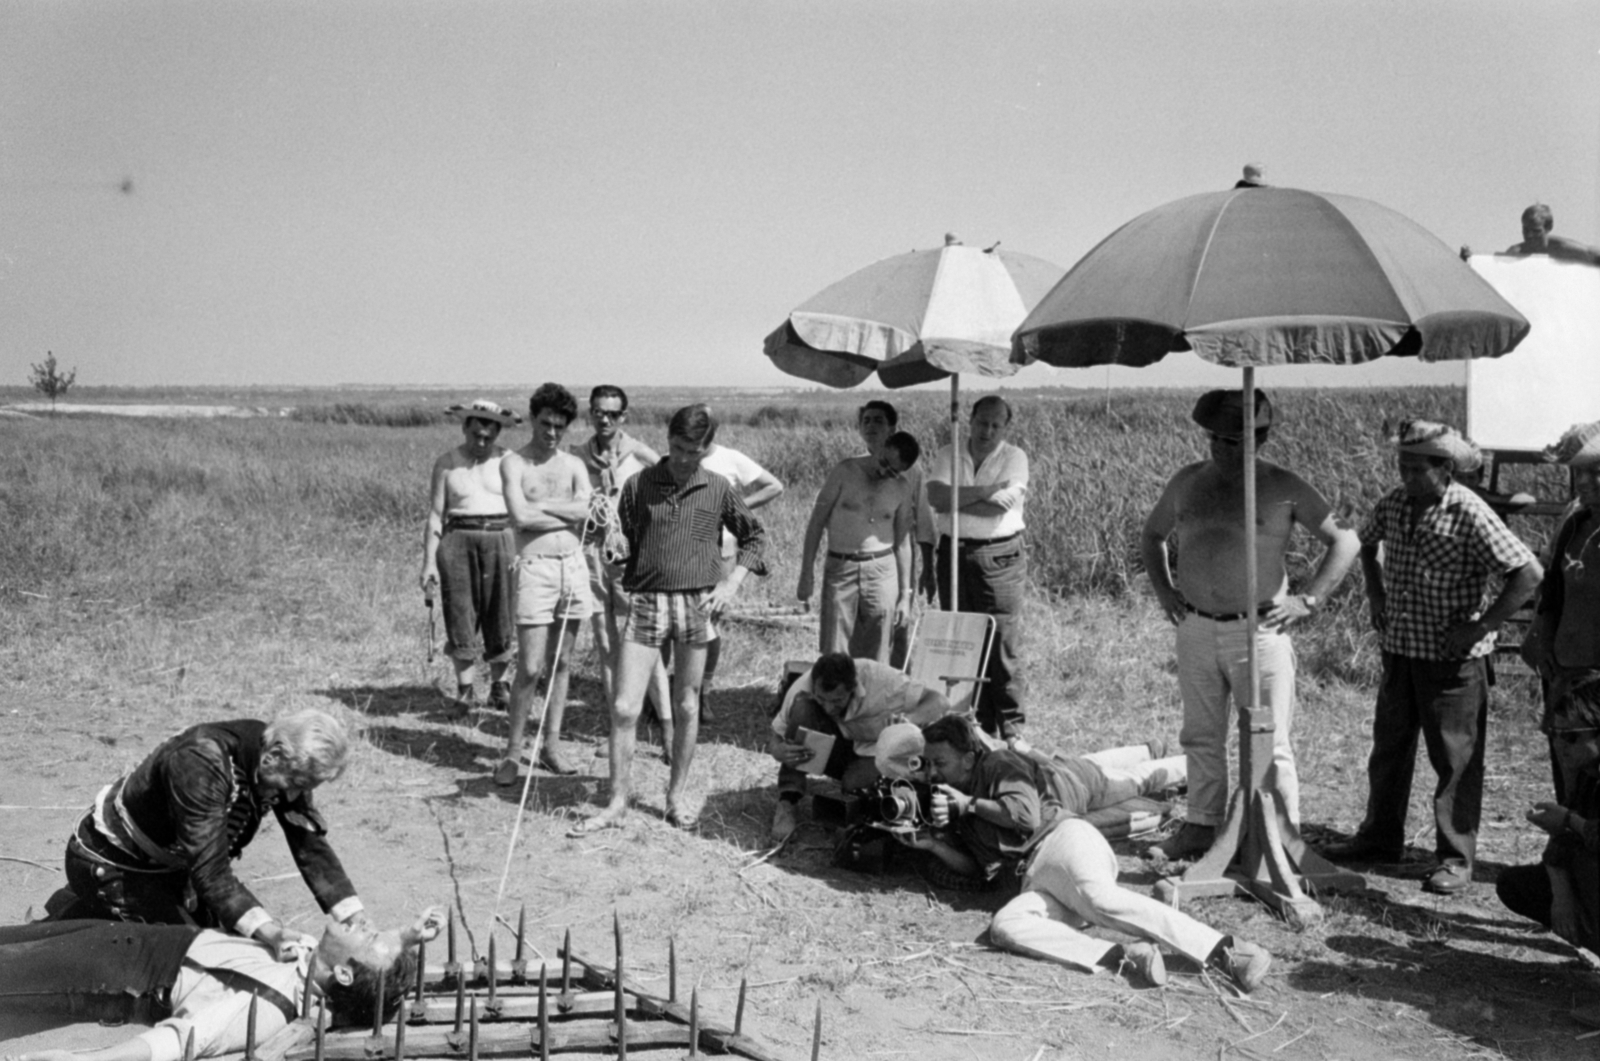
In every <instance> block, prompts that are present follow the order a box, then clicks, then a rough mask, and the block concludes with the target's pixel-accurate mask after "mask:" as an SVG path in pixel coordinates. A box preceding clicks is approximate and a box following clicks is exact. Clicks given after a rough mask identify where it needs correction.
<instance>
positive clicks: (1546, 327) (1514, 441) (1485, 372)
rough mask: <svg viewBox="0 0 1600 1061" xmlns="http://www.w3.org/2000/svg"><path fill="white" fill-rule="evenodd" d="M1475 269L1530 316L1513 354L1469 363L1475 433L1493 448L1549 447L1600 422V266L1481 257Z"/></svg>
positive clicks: (1470, 423)
mask: <svg viewBox="0 0 1600 1061" xmlns="http://www.w3.org/2000/svg"><path fill="white" fill-rule="evenodd" d="M1468 264H1470V265H1471V266H1472V268H1473V269H1474V270H1476V271H1477V273H1478V275H1479V276H1481V277H1483V278H1484V279H1485V280H1487V281H1489V283H1490V284H1492V285H1493V286H1494V289H1495V290H1496V291H1498V292H1500V294H1501V296H1502V297H1503V298H1504V299H1505V300H1506V301H1507V302H1509V303H1511V304H1512V305H1513V306H1515V307H1516V308H1517V310H1518V311H1519V312H1521V314H1522V315H1523V316H1524V317H1526V318H1528V323H1529V324H1531V325H1532V326H1533V327H1532V329H1531V330H1530V331H1529V332H1528V337H1527V338H1526V339H1524V340H1522V343H1521V344H1520V345H1519V346H1518V347H1517V348H1516V349H1515V350H1513V351H1511V352H1510V353H1509V354H1506V355H1504V356H1502V357H1494V358H1480V359H1478V360H1475V361H1468V362H1467V434H1468V435H1469V436H1470V437H1471V438H1472V440H1473V441H1474V442H1476V443H1478V444H1479V445H1480V446H1485V447H1487V448H1489V449H1543V448H1544V447H1545V446H1548V445H1549V444H1550V443H1552V442H1554V441H1555V440H1556V438H1557V437H1559V436H1560V434H1561V432H1563V431H1565V430H1566V429H1567V428H1569V427H1571V426H1572V425H1573V424H1576V423H1584V422H1587V421H1590V420H1600V266H1593V265H1585V264H1583V263H1581V262H1563V261H1557V260H1556V259H1554V258H1550V257H1547V256H1546V255H1542V254H1532V255H1527V256H1525V257H1522V256H1512V255H1502V254H1474V255H1473V256H1472V257H1471V259H1470V260H1469V262H1468Z"/></svg>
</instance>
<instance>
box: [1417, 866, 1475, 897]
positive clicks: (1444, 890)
mask: <svg viewBox="0 0 1600 1061" xmlns="http://www.w3.org/2000/svg"><path fill="white" fill-rule="evenodd" d="M1471 886H1472V878H1471V877H1469V876H1468V875H1467V871H1466V868H1465V867H1464V866H1440V867H1439V868H1438V869H1436V870H1434V871H1433V872H1432V873H1430V874H1428V879H1427V880H1425V881H1423V882H1422V890H1423V891H1425V892H1432V893H1433V894H1434V895H1458V894H1460V893H1461V892H1464V891H1466V890H1467V889H1468V888H1470V887H1471Z"/></svg>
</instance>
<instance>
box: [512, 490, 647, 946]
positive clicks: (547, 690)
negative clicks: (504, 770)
mask: <svg viewBox="0 0 1600 1061" xmlns="http://www.w3.org/2000/svg"><path fill="white" fill-rule="evenodd" d="M602 494H603V491H596V492H595V493H593V494H590V495H589V512H588V515H587V516H585V517H584V521H583V527H582V528H581V529H580V530H579V531H578V538H579V540H580V541H582V540H586V539H587V538H588V537H589V531H590V529H591V528H594V527H599V526H602V525H603V524H602V523H601V522H600V521H601V519H602V518H604V517H605V516H606V514H607V513H608V512H609V513H610V518H611V519H613V520H615V519H616V509H615V506H613V505H611V504H610V501H609V499H606V500H605V502H604V503H603V504H602V505H599V506H597V505H596V504H595V499H596V498H598V497H600V496H601V495H602ZM618 533H619V535H620V533H621V530H620V527H619V530H618ZM623 546H624V549H626V546H627V541H626V540H624V541H623ZM623 555H624V556H626V555H627V554H626V552H624V554H623ZM583 588H584V589H585V590H587V589H588V588H589V584H588V581H587V579H585V581H584V585H583ZM572 592H573V591H572V587H571V586H569V585H567V584H566V582H565V580H563V582H562V586H561V596H560V597H559V598H558V599H557V600H556V608H555V611H556V614H558V615H560V616H561V619H560V621H559V622H558V623H557V624H556V650H555V652H553V653H551V655H550V657H549V659H550V661H551V662H550V671H549V673H548V674H546V675H545V676H544V703H543V704H542V705H541V706H540V708H539V727H538V729H537V730H535V731H534V734H533V752H532V755H531V756H530V757H529V760H528V776H527V777H525V778H523V779H522V798H521V799H520V800H518V801H517V817H516V821H515V822H514V823H513V824H512V826H511V842H510V843H508V844H507V845H506V864H505V868H504V869H502V870H501V871H500V889H499V890H498V891H497V892H495V896H494V913H495V916H496V917H498V916H499V915H500V903H501V902H502V901H503V900H504V899H505V897H506V881H508V880H510V879H511V856H512V855H513V854H515V853H516V850H517V838H518V836H520V835H521V833H522V814H523V812H524V811H525V810H527V808H528V794H529V793H530V792H532V791H533V772H534V770H535V768H537V767H538V765H539V752H540V750H541V749H542V747H543V745H544V720H545V718H546V717H547V716H548V715H549V714H550V696H551V694H552V693H554V692H555V688H556V682H555V672H556V668H557V667H558V666H560V663H561V643H562V641H563V640H564V639H565V638H566V636H567V625H568V623H570V622H572V620H570V619H568V618H567V612H568V610H569V608H570V606H571V601H572ZM521 758H522V756H521V753H520V752H519V753H518V755H517V760H518V766H519V768H520V766H521V763H520V760H521Z"/></svg>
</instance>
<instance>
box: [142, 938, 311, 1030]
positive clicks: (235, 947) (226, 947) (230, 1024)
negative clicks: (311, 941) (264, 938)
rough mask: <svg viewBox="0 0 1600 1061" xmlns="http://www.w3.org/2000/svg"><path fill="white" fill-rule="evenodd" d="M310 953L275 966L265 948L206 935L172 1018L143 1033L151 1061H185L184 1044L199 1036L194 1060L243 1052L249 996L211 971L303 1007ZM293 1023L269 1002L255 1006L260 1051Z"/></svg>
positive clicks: (189, 956)
mask: <svg viewBox="0 0 1600 1061" xmlns="http://www.w3.org/2000/svg"><path fill="white" fill-rule="evenodd" d="M311 953H312V952H311V951H310V950H309V949H307V950H303V951H301V952H300V955H299V958H298V959H297V960H296V961H292V962H280V961H276V960H274V958H273V957H272V952H271V951H270V950H269V949H268V948H267V947H266V945H265V944H262V943H257V942H256V941H255V940H252V939H240V938H239V937H238V936H229V935H225V934H224V933H221V932H216V931H213V930H211V929H206V930H205V931H203V932H201V933H200V934H199V935H198V936H196V937H195V940H194V942H193V943H191V944H190V945H189V950H188V951H187V952H186V953H185V954H184V956H183V966H182V968H180V969H179V970H178V978H177V980H176V981H174V982H173V985H172V1016H170V1017H168V1018H167V1019H166V1020H164V1021H162V1022H161V1023H159V1024H157V1025H156V1026H155V1027H153V1028H151V1029H150V1030H148V1031H146V1032H143V1033H142V1034H140V1035H139V1038H140V1039H142V1040H143V1041H144V1042H145V1043H147V1044H148V1045H149V1047H150V1059H151V1061H180V1059H181V1058H182V1057H183V1046H184V1042H185V1041H186V1040H187V1039H188V1037H189V1031H190V1029H193V1030H194V1055H195V1056H196V1057H217V1056H219V1055H221V1054H236V1053H238V1052H240V1051H241V1050H243V1049H244V1040H245V1029H246V1027H247V1025H248V1024H249V1015H250V993H249V991H247V990H240V989H239V988H238V987H236V986H232V985H230V984H227V983H224V982H223V981H221V980H219V979H218V978H217V977H216V976H214V975H212V974H211V973H210V971H209V970H212V969H226V970H229V971H231V972H234V973H237V974H239V975H240V976H242V977H248V978H249V979H251V980H255V981H257V982H259V983H262V984H265V985H266V986H268V987H270V988H272V989H273V990H274V991H277V992H278V993H279V994H280V995H282V996H283V997H284V998H287V999H288V1000H289V1001H291V1002H293V1003H295V1004H296V1005H299V1002H300V992H301V988H302V986H303V985H304V984H305V979H306V968H307V966H308V965H309V964H310V962H311ZM287 1024H288V1021H286V1020H284V1017H283V1013H282V1011H280V1010H279V1009H278V1007H277V1006H274V1005H273V1004H272V1003H270V1002H267V1001H266V1000H264V999H263V1000H261V1001H259V1002H258V1003H257V1004H256V1045H257V1046H258V1047H259V1046H260V1045H261V1044H262V1043H264V1042H266V1041H267V1040H268V1039H270V1038H271V1037H272V1036H274V1035H276V1034H277V1033H278V1032H280V1031H282V1030H283V1028H284V1027H285V1026H287Z"/></svg>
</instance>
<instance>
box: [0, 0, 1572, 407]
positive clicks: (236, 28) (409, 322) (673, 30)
mask: <svg viewBox="0 0 1600 1061" xmlns="http://www.w3.org/2000/svg"><path fill="white" fill-rule="evenodd" d="M1248 161H1259V162H1261V163H1262V164H1264V165H1265V166H1266V169H1267V179H1268V180H1269V181H1270V182H1271V183H1273V184H1279V185H1286V186H1290V187H1301V188H1310V189H1316V190H1321V191H1332V192H1339V193H1343V194H1348V195H1357V196H1363V197H1366V198H1371V199H1375V200H1377V201H1379V202H1381V203H1384V204H1385V205H1387V206H1390V207H1392V208H1394V209H1396V210H1399V211H1400V212H1401V213H1404V214H1406V215H1408V216H1410V217H1412V218H1413V219H1415V220H1416V221H1418V222H1420V223H1421V224H1422V225H1424V226H1426V227H1427V228H1428V229H1430V230H1431V231H1433V232H1434V233H1435V234H1437V235H1438V236H1439V237H1440V238H1441V239H1443V240H1444V241H1445V242H1446V243H1448V244H1450V245H1452V246H1455V245H1457V244H1462V243H1465V244H1470V245H1471V246H1473V247H1474V248H1476V249H1479V250H1498V249H1503V248H1504V247H1506V246H1507V245H1509V244H1511V243H1513V242H1515V241H1516V240H1517V239H1519V238H1520V234H1519V229H1518V215H1519V213H1520V211H1521V210H1522V208H1523V207H1524V206H1526V205H1527V204H1528V203H1530V202H1532V201H1534V200H1535V199H1542V200H1544V201H1545V202H1548V203H1549V204H1550V205H1551V206H1552V207H1553V209H1554V211H1555V219H1556V227H1555V230H1556V232H1557V233H1558V234H1563V235H1567V236H1569V237H1574V238H1577V239H1581V240H1583V241H1585V242H1591V243H1600V2H1596V0H1517V2H1510V0H1501V2H1487V0H1447V2H1417V0H1411V2H1405V3H1400V2H1395V0H1385V2H1381V3H1370V2H1342V0H1264V2H1236V0H1204V2H1201V0H1171V2H1168V0H1160V2H1151V3H1135V2H1131V0H1073V2H1070V3H1068V2H1061V0H1035V2H1007V0H969V2H960V3H957V2H941V0H921V2H910V0H878V2H871V3H869V2H866V0H859V2H848V3H846V2H788V3H768V2H761V0H719V2H709V0H708V2H692V0H676V2H672V3H665V2H662V3H650V2H642V0H629V2H609V0H584V2H577V0H574V2H569V3H547V2H537V0H519V2H504V3H491V2H472V0H450V2H444V0H428V2H421V0H382V2H359V3H358V2H339V0H318V2H316V3H307V2H295V0H274V2H271V3H267V2H233V3H216V2H214V0H206V2H195V3H162V2H159V0H156V2H140V3H124V2H111V0H103V2H92V3H78V2H71V0H0V376H3V377H4V379H5V381H6V382H8V383H20V382H23V381H24V377H25V376H26V373H27V365H28V364H29V363H30V362H32V361H37V360H40V359H41V358H42V357H43V356H44V353H45V351H46V350H53V351H54V352H55V353H56V354H57V356H58V357H59V358H60V360H61V361H62V363H63V364H64V365H75V366H77V367H78V369H79V379H80V381H81V382H83V383H94V384H160V383H172V384H176V383H241V384H243V383H262V384H322V383H328V384H332V383H346V382H351V383H462V384H468V383H491V382H518V383H521V382H538V381H541V380H544V379H557V380H561V381H563V382H568V383H570V384H585V385H586V384H589V383H593V382H600V381H602V380H605V381H611V382H617V383H622V384H624V385H627V384H629V383H633V384H659V385H670V384H685V383H687V384H737V385H765V384H773V385H783V384H788V383H795V382H798V381H794V380H791V379H790V378H789V377H786V376H784V375H782V374H781V373H779V372H778V371H777V370H776V369H774V368H773V367H772V366H771V365H770V364H769V363H768V362H767V360H766V358H765V357H763V356H762V354H761V340H762V337H763V336H764V335H765V334H766V333H767V332H768V331H770V330H771V329H772V328H773V327H775V326H776V325H777V324H778V323H779V322H780V321H781V320H782V319H783V317H784V315H785V314H786V313H787V312H788V311H789V310H790V309H791V308H793V307H794V306H795V305H797V304H798V303H800V302H801V301H803V300H804V299H806V298H807V297H808V296H810V295H811V294H813V293H815V292H816V291H817V290H819V289H821V288H822V287H825V286H827V285H828V284H830V283H832V282H833V281H834V280H836V279H839V278H840V277H842V276H844V275H845V274H848V273H850V272H852V271H854V270H856V269H858V268H860V267H862V266H864V265H866V264H868V263H870V262H872V261H875V260H877V259H879V258H884V257H888V256H890V255H893V254H898V253H901V252H904V251H908V250H912V249H923V248H929V247H933V246H937V245H938V244H939V243H940V242H941V241H942V237H943V235H944V233H945V232H946V231H953V232H956V233H959V234H960V235H961V236H962V237H963V238H965V240H966V241H967V242H968V243H971V244H978V245H984V246H987V245H988V244H990V243H993V242H994V241H996V240H1001V241H1003V245H1004V246H1005V247H1007V248H1009V249H1012V250H1017V251H1022V252H1025V253H1028V254H1033V255H1037V256H1039V257H1043V258H1047V259H1050V260H1052V261H1055V262H1057V263H1058V264H1060V265H1062V266H1063V267H1066V266H1070V265H1071V264H1072V263H1073V262H1075V261H1076V260H1077V259H1078V258H1079V257H1080V256H1081V255H1082V254H1084V253H1085V252H1086V251H1088V250H1089V249H1090V248H1091V247H1092V246H1093V245H1094V244H1095V243H1096V242H1098V241H1099V240H1100V239H1101V238H1102V237H1104V236H1105V235H1107V234H1108V233H1109V232H1111V231H1112V230H1113V229H1115V228H1116V227H1117V226H1118V225H1120V224H1121V223H1122V222H1124V221H1126V220H1128V219H1129V218H1131V217H1133V216H1135V215H1137V214H1139V213H1141V212H1143V211H1145V210H1147V209H1150V208H1151V207H1154V206H1157V205H1160V204H1161V203H1164V202H1167V201H1169V200H1171V199H1175V198H1178V197H1180V196H1183V195H1188V194H1191V193H1194V192H1197V191H1206V190H1211V189H1216V188H1224V187H1229V186H1231V184H1232V183H1233V181H1234V180H1235V179H1236V178H1237V177H1238V176H1239V172H1240V167H1241V166H1242V164H1243V163H1245V162H1248ZM125 180H126V181H128V182H130V183H129V184H127V185H126V186H125V185H124V183H123V182H124V181H125ZM1173 360H1174V359H1170V358H1169V362H1170V361H1173ZM1217 371H1218V372H1220V373H1221V377H1220V378H1222V379H1224V380H1232V379H1234V378H1235V374H1234V373H1231V372H1228V371H1226V370H1217ZM1439 371H1444V372H1447V373H1451V375H1449V376H1446V377H1441V376H1439V374H1438V373H1439ZM1369 375H1370V373H1369V372H1368V370H1352V371H1347V372H1346V373H1344V374H1341V375H1340V376H1339V378H1340V379H1342V380H1345V381H1354V380H1356V379H1361V380H1363V381H1365V380H1366V379H1367V378H1368V376H1369ZM1128 378H1129V379H1130V380H1132V379H1133V377H1132V376H1131V375H1130V376H1129V377H1128ZM1207 378H1211V377H1207ZM1373 378H1380V379H1381V378H1385V377H1382V376H1377V377H1373ZM1401 378H1413V379H1414V378H1419V377H1417V376H1414V375H1413V376H1410V377H1405V376H1402V377H1401ZM1429 378H1434V379H1442V378H1448V379H1457V380H1458V379H1459V378H1461V373H1460V369H1459V367H1450V368H1447V369H1444V370H1435V372H1434V375H1433V376H1432V377H1429ZM1104 380H1105V371H1104V370H1102V369H1092V370H1080V371H1075V372H1070V373H1069V372H1054V371H1052V370H1050V369H1048V368H1042V367H1036V368H1029V369H1025V370H1024V371H1023V372H1022V373H1021V374H1020V375H1019V377H1018V382H1021V383H1030V384H1035V385H1038V384H1045V383H1050V382H1063V383H1078V384H1080V385H1089V386H1094V385H1099V384H1101V383H1103V382H1104ZM1191 381H1192V380H1190V379H1189V378H1187V377H1186V376H1185V375H1184V374H1183V373H1182V372H1174V371H1173V370H1167V371H1166V372H1164V373H1163V371H1162V370H1160V369H1156V370H1148V369H1147V370H1143V372H1142V373H1141V374H1140V375H1139V376H1138V378H1137V382H1148V383H1156V382H1191Z"/></svg>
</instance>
